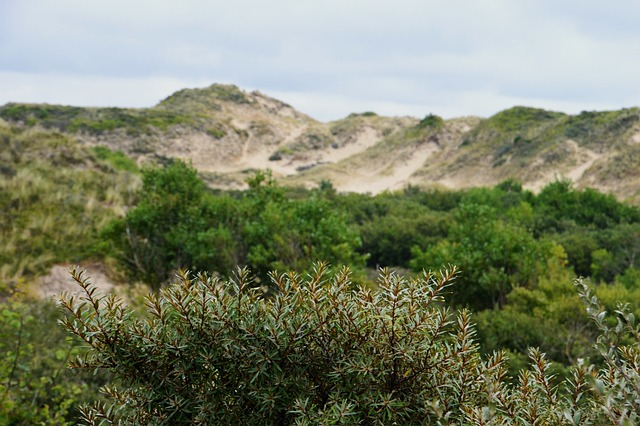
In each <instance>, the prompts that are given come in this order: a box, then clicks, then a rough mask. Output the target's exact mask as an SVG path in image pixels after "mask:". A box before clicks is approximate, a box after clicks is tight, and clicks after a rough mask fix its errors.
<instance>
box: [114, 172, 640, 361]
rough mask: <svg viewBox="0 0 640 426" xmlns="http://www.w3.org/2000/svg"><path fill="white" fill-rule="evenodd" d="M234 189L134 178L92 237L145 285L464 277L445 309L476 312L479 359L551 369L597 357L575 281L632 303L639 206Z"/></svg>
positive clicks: (505, 188) (568, 192)
mask: <svg viewBox="0 0 640 426" xmlns="http://www.w3.org/2000/svg"><path fill="white" fill-rule="evenodd" d="M248 183H249V189H248V190H247V191H242V192H220V191H212V190H210V189H208V188H207V187H206V186H205V185H204V184H203V183H202V181H201V180H200V179H199V178H198V176H197V173H196V171H195V170H194V169H192V168H191V167H189V166H188V165H186V164H184V163H182V162H179V161H178V162H174V163H173V164H171V165H169V166H167V167H166V168H164V169H149V170H147V171H145V172H144V173H143V185H142V188H141V190H140V192H139V201H138V203H137V205H136V206H135V207H134V208H132V209H130V210H129V211H128V212H127V214H126V216H125V217H124V218H121V219H116V220H114V221H113V222H112V223H111V224H110V226H109V227H107V228H106V229H105V230H104V231H103V234H102V238H103V240H102V241H103V244H104V246H103V249H104V250H105V255H108V256H113V257H115V258H117V259H119V260H120V262H121V264H122V265H123V266H125V267H126V269H127V271H128V273H129V275H130V277H131V279H132V280H142V281H145V282H147V283H148V284H149V285H150V286H152V287H154V288H159V287H160V286H161V285H163V283H166V282H167V281H169V280H171V278H172V277H173V276H174V274H175V272H176V271H177V270H179V269H190V270H192V271H209V272H213V273H218V274H220V275H222V276H229V274H230V273H231V272H232V271H234V270H235V268H236V267H237V266H240V267H248V268H249V269H250V270H251V271H252V272H253V274H254V275H255V276H256V277H257V283H258V284H260V283H262V285H266V284H267V283H268V282H269V280H268V278H267V277H268V274H269V272H270V271H273V270H279V271H297V272H298V273H301V274H304V273H307V272H308V271H309V270H310V269H311V266H312V264H313V262H314V261H316V260H318V259H322V260H325V261H327V262H329V263H330V264H332V265H335V266H340V265H349V266H350V267H351V268H352V270H353V276H352V280H353V282H354V283H356V284H364V285H369V286H373V287H375V281H374V280H373V279H369V278H368V276H371V274H370V273H367V271H371V270H373V269H378V268H381V267H392V268H396V269H397V268H400V270H401V271H413V272H414V273H420V272H421V271H423V270H427V271H428V270H438V269H440V268H441V267H443V266H445V265H448V264H451V265H456V266H457V267H458V268H459V270H460V273H459V275H458V276H457V278H456V284H455V285H454V286H452V287H451V289H450V290H449V292H450V293H449V294H448V295H447V301H448V303H449V304H451V306H452V307H454V308H468V309H471V310H472V311H474V312H476V313H477V316H476V318H477V320H478V323H479V324H478V332H479V335H480V338H481V344H482V347H483V350H484V351H485V352H487V353H488V352H491V351H493V350H495V349H505V350H507V351H508V352H510V353H511V359H512V367H513V369H514V371H515V370H517V369H518V368H520V367H521V366H522V365H523V363H524V362H525V361H526V357H527V351H528V348H529V347H540V348H541V349H542V350H543V351H544V352H546V353H547V354H548V355H549V356H550V359H551V360H553V361H556V362H557V363H558V369H559V370H558V371H559V372H562V371H564V370H563V368H564V367H562V366H568V365H570V364H571V363H572V362H574V361H575V360H576V359H578V358H582V357H585V356H596V357H597V355H596V354H595V352H594V350H593V338H594V336H595V329H594V328H593V325H592V324H591V323H590V322H589V321H588V320H587V317H586V315H585V313H584V312H583V309H582V307H581V304H580V302H579V300H578V298H577V296H576V294H575V290H574V287H573V284H572V282H573V280H574V278H576V277H591V279H592V282H593V283H594V284H598V286H597V288H596V292H597V294H598V295H599V296H600V298H601V300H602V301H603V303H604V304H605V306H606V307H607V308H609V309H611V310H614V309H615V303H616V302H617V301H620V300H624V301H628V302H630V303H631V306H640V303H636V302H640V269H639V268H638V267H639V266H640V265H638V263H637V261H636V258H637V255H638V254H640V211H639V210H638V209H637V208H636V207H633V206H630V205H626V204H624V203H621V202H619V201H617V200H616V199H615V198H614V197H613V196H610V195H606V194H603V193H600V192H598V191H596V190H593V189H585V190H577V189H574V188H572V185H571V183H570V182H569V181H565V180H559V181H556V182H553V183H551V184H549V185H548V186H546V187H545V188H543V189H542V190H541V191H540V193H538V194H534V193H533V192H531V191H526V190H524V189H523V188H522V187H521V185H520V184H518V183H517V182H515V181H505V182H503V183H501V184H500V185H497V186H496V187H493V188H476V189H469V190H465V191H441V190H431V191H422V190H419V189H417V188H408V189H406V190H404V191H400V192H393V193H383V194H380V195H377V196H370V195H363V194H353V193H350V194H341V193H337V192H336V191H335V189H334V188H333V187H332V186H331V184H330V183H329V182H323V183H322V184H321V185H320V186H319V187H318V188H316V189H312V190H304V189H300V188H285V187H282V186H279V185H278V184H277V183H276V182H275V181H274V180H273V179H272V178H271V176H270V175H269V173H263V172H257V173H256V174H255V175H254V176H253V177H252V178H251V179H249V181H248Z"/></svg>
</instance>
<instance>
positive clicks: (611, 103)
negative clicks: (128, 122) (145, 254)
mask: <svg viewBox="0 0 640 426" xmlns="http://www.w3.org/2000/svg"><path fill="white" fill-rule="evenodd" d="M639 22H640V1H638V0H613V1H611V2H605V1H602V0H595V1H594V0H579V1H574V0H314V1H311V0H268V1H267V0H233V1H231V0H226V1H223V0H217V1H216V0H171V1H169V0H0V105H2V104H5V103H7V102H33V103H50V104H65V105H77V106H117V107H151V106H153V105H155V104H157V103H158V102H159V101H161V100H162V99H164V98H166V97H167V96H169V95H170V94H172V93H173V92H175V91H177V90H180V89H183V88H195V87H205V86H209V85H210V84H213V83H230V84H235V85H237V86H238V87H240V88H241V89H244V90H248V91H250V90H259V91H260V92H262V93H264V94H266V95H269V96H273V97H275V98H278V99H280V100H282V101H284V102H287V103H289V104H291V105H292V106H293V107H295V108H296V109H298V110H300V111H302V112H304V113H306V114H308V115H310V116H312V117H313V118H315V119H318V120H321V121H330V120H336V119H340V118H342V117H345V116H347V115H348V114H349V113H352V112H364V111H374V112H376V113H378V114H381V115H389V116H403V115H411V116H415V117H423V116H425V115H427V114H431V113H432V114H437V115H440V116H443V117H445V118H453V117H461V116H467V115H478V116H483V117H488V116H491V115H492V114H495V113H496V112H499V111H501V110H504V109H507V108H510V107H512V106H516V105H523V106H531V107H538V108H545V109H550V110H555V111H562V112H566V113H579V112H580V111H583V110H611V109H620V108H625V107H633V106H638V105H640V24H639Z"/></svg>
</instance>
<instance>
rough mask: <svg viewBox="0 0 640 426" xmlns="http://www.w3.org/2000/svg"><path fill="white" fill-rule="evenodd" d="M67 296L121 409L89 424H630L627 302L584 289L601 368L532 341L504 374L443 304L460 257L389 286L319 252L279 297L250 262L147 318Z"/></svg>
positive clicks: (204, 281) (170, 296)
mask: <svg viewBox="0 0 640 426" xmlns="http://www.w3.org/2000/svg"><path fill="white" fill-rule="evenodd" d="M72 274H73V277H74V279H75V280H76V281H77V282H78V283H79V284H80V286H81V287H82V289H83V291H82V295H81V296H80V297H79V298H78V299H76V298H75V297H73V296H69V295H67V296H63V297H62V299H61V304H62V306H63V307H64V308H65V310H66V311H67V316H66V318H65V319H64V320H63V325H64V326H65V327H66V328H67V329H68V330H69V331H71V332H72V333H73V334H75V335H76V336H78V337H80V338H81V339H82V340H84V341H85V342H86V344H88V345H89V347H90V351H89V353H88V354H87V356H85V357H84V358H78V359H77V360H76V361H75V362H74V363H73V366H75V367H77V368H88V369H102V368H106V369H108V370H110V371H111V372H112V374H113V375H114V376H115V378H116V379H117V381H116V383H117V384H118V385H117V386H112V387H106V388H105V389H104V391H105V392H106V394H107V395H109V396H110V397H111V400H112V403H111V405H104V404H100V403H96V404H94V405H93V406H92V407H85V408H84V409H83V417H84V420H85V421H86V422H87V423H88V424H111V422H114V423H115V422H121V423H120V424H122V423H124V424H158V425H161V424H172V425H180V424H260V425H268V424H271V425H289V424H297V425H307V424H366V425H388V424H407V425H411V424H416V425H417V424H420V425H423V424H474V425H488V424H505V425H506V424H545V425H547V424H554V425H555V424H558V425H560V424H566V425H578V424H579V425H585V424H593V425H602V424H616V425H617V424H635V423H636V422H637V421H638V420H639V419H640V418H639V415H640V406H639V402H638V395H640V392H638V389H639V386H640V374H639V372H640V362H639V361H640V343H639V342H640V340H639V337H640V333H639V329H638V327H637V326H636V325H635V318H634V317H633V315H631V314H629V313H628V311H627V310H626V308H625V307H624V306H621V307H620V309H619V311H618V312H617V323H616V325H613V326H612V325H611V324H610V323H609V322H608V321H606V319H605V313H604V312H602V311H601V309H600V305H599V304H598V301H597V298H595V297H594V296H592V295H591V294H590V290H589V288H588V287H587V286H586V284H585V283H583V282H581V281H579V282H578V283H577V286H578V289H579V291H580V293H581V296H582V298H583V300H584V301H585V303H586V304H587V310H588V313H589V314H590V315H591V317H592V318H593V319H594V320H595V322H596V325H597V326H598V327H599V329H600V331H601V336H600V338H599V339H598V349H599V351H600V353H601V354H602V356H604V358H605V361H606V364H605V367H604V368H603V369H601V371H596V370H595V369H594V367H593V366H589V365H588V363H587V362H586V361H580V362H579V363H578V365H576V366H575V367H573V370H572V374H571V377H570V378H569V379H568V380H566V381H564V382H562V383H557V381H556V380H555V379H554V376H553V375H552V374H550V372H549V362H548V361H547V360H546V358H545V355H544V354H542V353H540V351H538V350H536V349H532V350H531V351H530V358H531V367H530V369H527V370H523V371H522V372H521V373H520V375H519V377H517V378H516V379H515V380H514V381H510V380H509V378H508V376H507V373H506V371H507V367H506V357H505V355H504V354H503V353H494V354H493V355H491V356H489V357H488V358H487V359H483V358H482V357H481V356H480V354H479V351H478V347H477V345H476V344H475V343H474V328H473V324H472V321H471V318H470V314H469V313H468V312H466V311H462V312H454V311H452V310H451V309H449V308H447V307H445V306H444V305H443V304H442V302H443V300H442V296H443V293H444V292H445V291H446V289H447V288H448V287H449V286H450V285H451V283H452V280H453V278H454V276H455V269H454V268H451V269H449V270H446V271H443V272H441V273H440V274H432V273H425V274H423V275H422V276H421V277H420V278H418V279H404V278H402V277H399V276H397V275H395V274H394V273H390V272H388V271H385V270H383V271H381V273H380V278H379V287H380V290H379V291H373V290H370V289H366V288H357V289H354V288H352V287H353V286H352V283H351V281H350V279H349V272H348V270H347V269H342V270H340V271H338V272H337V273H334V274H332V273H330V272H329V271H328V269H327V266H326V265H325V264H322V263H320V264H317V265H316V266H315V268H314V271H313V273H311V274H310V275H309V276H308V277H306V278H301V277H300V276H298V275H297V274H295V273H287V274H272V276H271V277H272V280H273V283H274V285H275V287H277V289H278V292H277V294H275V295H273V294H272V293H269V294H267V293H265V292H264V291H263V290H261V289H260V288H259V287H255V286H254V285H252V281H251V278H250V274H249V273H248V271H247V270H246V269H239V270H238V271H237V272H236V274H235V276H234V278H232V279H229V280H227V281H222V280H221V279H219V278H212V277H208V276H205V275H198V276H196V277H190V276H189V275H188V274H187V273H182V274H181V275H180V276H179V280H178V282H177V283H175V284H174V285H172V286H171V287H168V288H166V289H164V290H162V292H161V293H160V294H159V295H157V296H154V295H149V296H148V297H147V299H146V305H147V308H148V315H147V316H145V317H142V318H141V317H139V316H137V315H136V314H134V312H133V311H132V310H131V309H130V308H128V307H126V306H124V305H123V304H122V302H121V301H119V300H118V299H117V297H115V296H109V297H101V296H98V295H97V294H96V290H95V288H93V287H92V286H91V284H90V282H89V280H88V279H87V278H86V277H84V276H83V274H82V273H81V272H78V271H72Z"/></svg>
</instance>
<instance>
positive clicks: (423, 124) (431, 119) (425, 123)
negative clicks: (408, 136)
mask: <svg viewBox="0 0 640 426" xmlns="http://www.w3.org/2000/svg"><path fill="white" fill-rule="evenodd" d="M443 126H444V120H443V119H442V117H438V116H437V115H434V114H429V115H427V116H426V117H425V118H423V119H422V120H421V121H420V122H419V123H418V128H420V129H424V128H427V127H435V128H441V127H443Z"/></svg>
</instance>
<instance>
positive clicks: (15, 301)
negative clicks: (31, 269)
mask: <svg viewBox="0 0 640 426" xmlns="http://www.w3.org/2000/svg"><path fill="white" fill-rule="evenodd" d="M58 318H59V312H58V311H57V309H56V306H55V304H54V303H53V302H51V301H42V300H38V299H31V298H28V297H26V296H25V295H24V294H21V293H20V292H16V293H15V294H13V295H12V296H11V297H10V298H8V299H6V300H4V301H2V302H0V424H2V425H37V424H46V425H72V424H76V421H77V419H78V417H79V414H80V413H79V411H78V404H81V403H85V404H86V403H90V402H92V401H95V400H96V398H100V396H99V394H98V387H99V386H100V385H103V384H105V383H106V377H105V376H104V375H103V374H98V375H97V376H92V375H89V374H86V373H85V372H76V373H72V374H69V371H68V368H67V367H68V363H69V361H70V360H71V359H73V358H75V357H77V356H80V355H82V354H83V353H84V352H85V350H86V349H85V348H84V347H82V345H80V344H79V341H78V340H77V339H70V338H69V337H68V335H67V336H66V335H65V333H64V331H63V330H61V329H60V327H57V326H56V320H57V319H58Z"/></svg>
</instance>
